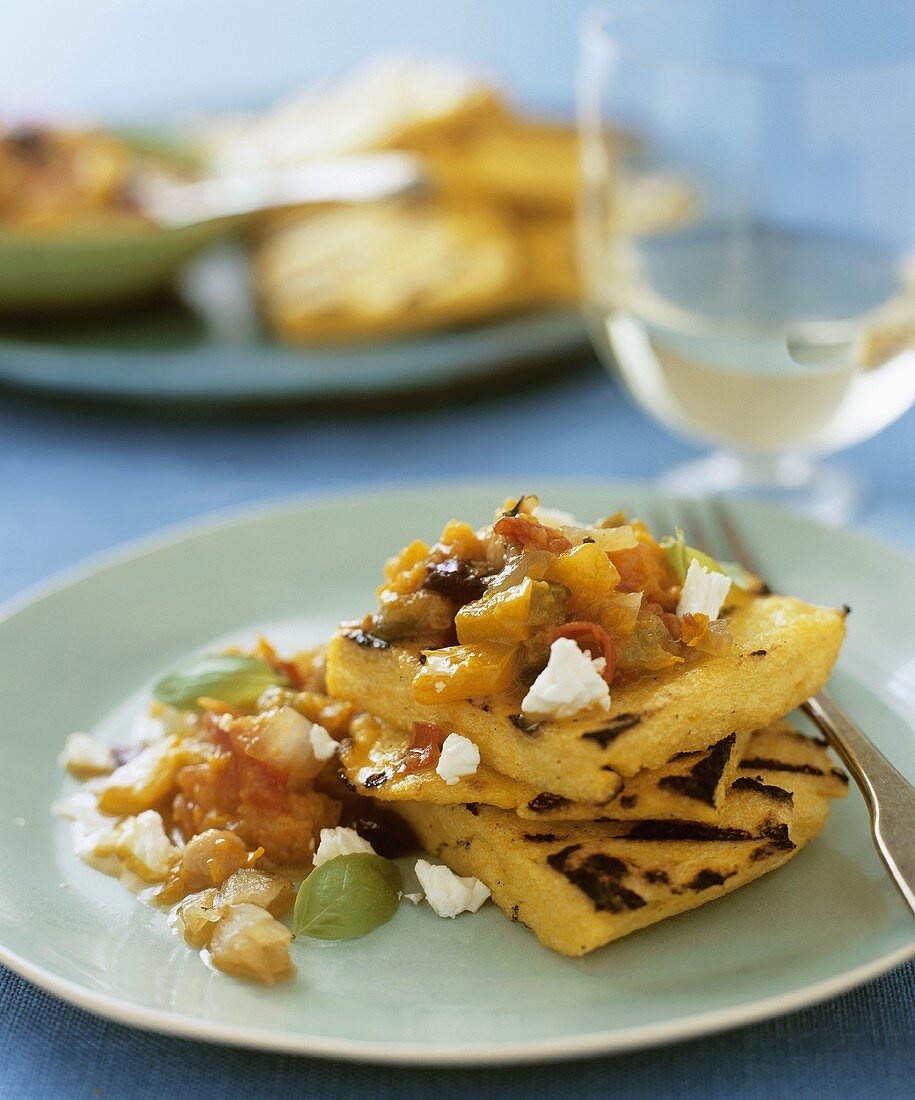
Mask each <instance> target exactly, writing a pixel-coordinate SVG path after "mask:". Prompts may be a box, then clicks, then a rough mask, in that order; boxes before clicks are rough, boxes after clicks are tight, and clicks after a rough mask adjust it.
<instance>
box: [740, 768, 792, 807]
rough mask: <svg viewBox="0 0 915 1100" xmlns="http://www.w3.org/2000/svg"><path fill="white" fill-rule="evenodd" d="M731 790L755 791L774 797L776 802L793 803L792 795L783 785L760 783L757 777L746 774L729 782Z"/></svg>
mask: <svg viewBox="0 0 915 1100" xmlns="http://www.w3.org/2000/svg"><path fill="white" fill-rule="evenodd" d="M731 790H732V791H756V793H757V794H764V795H765V796H766V797H767V798H774V799H775V801H776V802H787V803H788V804H789V805H793V804H794V795H793V794H792V793H791V791H786V790H785V788H784V787H775V786H773V785H772V784H771V783H760V781H759V780H758V779H751V778H750V777H749V776H746V775H742V776H741V777H740V779H735V780H734V782H733V783H732V784H731Z"/></svg>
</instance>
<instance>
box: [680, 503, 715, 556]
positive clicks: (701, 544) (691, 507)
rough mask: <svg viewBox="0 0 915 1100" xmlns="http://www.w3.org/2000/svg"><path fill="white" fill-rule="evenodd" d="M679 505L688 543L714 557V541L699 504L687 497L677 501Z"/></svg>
mask: <svg viewBox="0 0 915 1100" xmlns="http://www.w3.org/2000/svg"><path fill="white" fill-rule="evenodd" d="M677 505H678V507H679V510H680V516H681V517H682V521H681V523H680V527H681V528H682V530H683V537H684V539H686V542H687V543H688V544H689V545H690V546H695V548H696V549H697V550H701V551H702V552H703V553H704V554H709V555H711V556H712V557H714V556H715V547H714V539H713V538H711V537H710V532H709V526H708V524H707V523H706V521H705V519H704V518H703V515H702V508H701V507H700V504H699V502H698V501H697V500H696V499H695V498H694V497H693V498H690V497H685V498H684V499H683V500H679V501H677Z"/></svg>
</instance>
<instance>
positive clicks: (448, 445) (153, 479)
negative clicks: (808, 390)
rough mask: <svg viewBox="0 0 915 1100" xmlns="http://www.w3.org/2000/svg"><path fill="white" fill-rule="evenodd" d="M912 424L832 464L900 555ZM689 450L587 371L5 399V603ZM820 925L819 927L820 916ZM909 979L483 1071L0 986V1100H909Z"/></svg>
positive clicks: (865, 518) (908, 503)
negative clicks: (347, 388) (397, 500)
mask: <svg viewBox="0 0 915 1100" xmlns="http://www.w3.org/2000/svg"><path fill="white" fill-rule="evenodd" d="M913 429H915V414H909V416H908V417H906V418H904V419H903V420H902V421H900V422H899V423H897V424H896V425H895V426H894V427H892V428H891V429H889V430H888V431H886V432H884V433H883V435H881V436H879V437H878V438H877V439H875V440H871V441H870V442H869V443H867V444H864V445H862V446H860V447H858V448H855V449H854V450H853V451H851V452H849V453H848V454H847V455H845V456H843V459H842V461H843V462H845V463H846V464H847V465H849V466H850V467H852V468H853V469H855V470H856V471H857V472H858V473H859V474H861V475H862V476H863V477H865V478H866V480H867V481H868V484H869V486H870V490H871V495H870V498H869V500H868V502H867V505H866V509H865V511H864V513H863V515H862V518H861V522H862V524H863V525H864V526H865V527H867V528H869V529H870V530H872V531H874V532H876V533H878V534H881V535H883V536H884V537H888V538H894V539H896V540H898V541H901V542H903V543H905V544H907V545H909V546H912V547H915V500H913V493H912V483H913V477H915V448H913V445H912V432H913ZM689 453H690V452H689V449H688V448H687V447H686V446H684V445H682V444H680V443H678V442H676V441H674V440H672V439H671V438H669V437H668V436H666V435H665V434H663V433H662V432H661V431H660V430H658V429H657V428H655V427H654V426H652V425H651V424H649V423H648V422H647V421H645V420H644V419H643V418H642V417H641V416H640V415H639V414H638V413H637V412H636V411H635V410H633V409H632V408H631V407H630V406H629V405H628V404H626V403H625V401H624V400H623V398H622V397H621V395H620V394H619V393H618V392H617V391H615V390H614V388H613V387H612V386H611V385H610V384H609V383H608V382H607V380H606V378H605V377H604V376H603V375H602V374H601V373H600V372H599V371H598V370H597V369H596V368H593V369H586V370H583V371H576V372H572V371H571V370H569V371H567V372H560V376H559V377H556V378H555V379H553V380H552V381H551V382H550V383H549V384H545V385H540V384H538V385H536V386H533V387H531V388H529V389H528V388H525V390H524V391H520V389H519V392H517V393H509V394H506V393H503V394H501V395H499V396H497V397H489V398H487V397H486V395H485V394H482V395H479V396H478V397H476V398H475V399H473V400H467V401H462V402H457V401H453V400H450V401H449V402H448V403H447V404H445V405H444V406H442V407H435V408H431V409H430V408H425V409H417V408H411V409H401V410H398V411H382V412H375V413H374V414H369V413H366V412H361V413H342V412H341V413H327V412H322V413H321V415H320V416H309V415H308V414H307V412H306V413H303V412H301V411H299V412H295V413H291V412H290V413H284V412H272V413H269V414H267V415H264V414H257V415H254V414H251V415H247V416H245V415H238V414H233V416H232V417H229V416H220V415H216V416H212V417H210V418H208V419H206V420H200V419H197V420H190V419H182V418H180V417H175V416H171V417H168V416H163V415H161V414H152V413H130V414H128V413H127V412H125V411H123V410H117V409H107V410H106V409H100V408H91V407H67V406H64V405H52V404H47V403H42V402H39V401H33V400H30V399H27V398H25V397H20V396H13V395H9V394H0V517H2V519H0V599H5V598H7V597H9V596H12V595H13V594H14V593H16V592H18V591H19V590H21V589H22V588H24V587H26V586H27V585H29V584H31V583H32V582H34V581H37V580H39V579H40V578H42V577H44V576H46V575H47V574H49V573H51V572H53V571H55V570H57V569H60V568H61V567H63V566H66V565H68V564H70V563H72V562H74V561H76V560H78V559H79V558H81V557H84V556H85V555H87V554H90V553H93V552H95V551H98V550H102V549H105V548H107V547H110V546H112V545H114V544H116V543H118V542H120V541H122V540H124V539H127V538H131V537H134V536H136V535H140V534H143V533H144V532H147V531H150V530H152V529H153V528H155V527H158V526H160V525H162V524H165V523H171V522H174V521H176V520H183V519H186V518H188V517H191V516H194V515H197V514H199V513H201V512H206V511H209V510H212V509H216V508H222V507H225V506H228V505H233V504H244V503H246V502H248V501H255V500H262V499H264V498H267V497H275V496H281V495H283V494H290V493H302V492H306V493H307V492H317V491H328V490H334V489H341V490H343V489H346V488H350V487H354V486H365V485H369V484H378V483H380V482H384V483H394V482H397V483H403V482H405V481H410V480H416V479H419V478H424V479H428V478H429V477H438V478H465V477H474V476H485V475H518V478H519V488H520V489H534V488H536V481H537V477H538V476H547V475H550V476H564V475H567V476H581V475H587V476H590V477H601V476H606V477H608V478H611V477H612V478H652V477H654V476H656V475H657V474H658V473H659V472H661V471H663V470H664V469H665V468H667V467H668V466H669V465H670V464H671V463H672V462H674V461H676V460H677V459H679V458H683V457H686V456H687V455H688V454H689ZM824 919H827V918H826V915H824ZM913 978H915V967H913V966H907V967H904V968H902V969H900V970H897V971H896V972H894V973H892V974H890V975H888V976H886V977H885V978H883V979H880V980H878V981H876V982H874V983H872V984H870V985H868V986H866V987H864V988H862V989H859V990H856V991H854V992H852V993H849V994H847V995H845V996H843V997H840V998H838V999H837V1000H835V1001H833V1002H831V1003H829V1004H826V1005H823V1006H821V1007H818V1008H812V1009H809V1010H806V1011H804V1012H800V1013H797V1014H794V1015H792V1016H789V1017H786V1018H783V1019H780V1020H775V1021H772V1022H769V1023H764V1024H759V1025H756V1026H754V1027H750V1028H744V1029H742V1030H739V1031H736V1032H733V1033H729V1034H725V1035H720V1036H716V1037H713V1038H709V1039H700V1040H696V1041H693V1042H689V1043H684V1044H680V1045H677V1046H673V1047H669V1048H666V1049H664V1050H660V1051H653V1052H644V1053H636V1054H630V1055H623V1056H617V1057H613V1058H603V1059H595V1060H590V1061H587V1062H578V1063H572V1064H567V1065H558V1066H551V1067H533V1068H531V1067H528V1068H524V1067H521V1068H517V1069H499V1070H485V1071H473V1070H465V1071H457V1070H403V1069H391V1068H377V1067H370V1066H352V1065H346V1064H342V1063H333V1062H320V1061H311V1060H308V1059H299V1058H291V1057H280V1056H273V1055H269V1054H260V1053H251V1052H246V1051H233V1050H227V1049H223V1048H220V1047H215V1046H209V1045H204V1044H198V1043H191V1042H186V1041H183V1040H178V1039H170V1038H163V1037H159V1036H154V1035H149V1034H145V1033H142V1032H138V1031H132V1030H128V1029H126V1028H123V1027H120V1026H118V1025H115V1024H112V1023H108V1022H106V1021H104V1020H99V1019H96V1018H94V1017H92V1016H89V1015H87V1014H86V1013H84V1012H81V1011H78V1010H77V1009H74V1008H70V1007H69V1006H67V1005H64V1004H62V1003H61V1002H59V1001H57V1000H56V999H55V998H53V997H51V996H49V995H47V994H45V993H43V992H41V991H39V990H37V989H33V988H32V987H30V986H28V985H27V984H26V983H24V982H23V981H21V980H20V979H19V978H17V977H15V976H14V975H12V974H10V973H8V972H6V971H4V970H2V969H0V1100H14V1098H15V1100H20V1098H22V1100H26V1098H27V1100H44V1098H51V1097H53V1098H57V1097H67V1098H70V1097H87V1098H91V1097H100V1098H102V1100H122V1098H123V1100H140V1098H146V1097H149V1098H154V1097H155V1098H158V1097H165V1096H176V1097H180V1096H208V1097H222V1096H229V1095H232V1096H234V1095H237V1096H239V1097H244V1098H245V1100H261V1098H266V1097H271V1098H273V1097H276V1098H278V1100H289V1097H291V1096H295V1097H301V1098H306V1097H307V1098H311V1097H314V1098H321V1100H331V1098H335V1097H347V1098H349V1097H358V1098H359V1100H373V1098H375V1097H393V1096H426V1095H430V1096H431V1095H437V1096H438V1097H440V1098H441V1100H445V1098H448V1097H452V1096H454V1097H460V1098H462V1100H463V1098H464V1097H466V1096H467V1095H472V1094H475V1093H480V1094H483V1095H497V1096H505V1097H514V1096H519V1097H522V1096H523V1097H525V1098H528V1097H532V1096H534V1097H538V1098H542V1097H553V1096H574V1097H592V1096H593V1097H609V1096H625V1097H626V1098H627V1100H637V1098H640V1097H668V1096H677V1097H686V1098H689V1097H697V1098H699V1097H701V1098H702V1100H712V1098H716V1097H722V1098H725V1097H727V1098H732V1097H735V1096H741V1097H751V1098H753V1097H760V1098H763V1097H765V1098H766V1100H773V1098H780V1097H794V1096H796V1095H802V1096H805V1097H806V1096H824V1097H826V1096H829V1097H831V1098H836V1097H839V1098H845V1097H865V1096H867V1097H879V1098H881V1100H883V1098H893V1097H899V1098H902V1097H912V1096H913V1095H915V982H913Z"/></svg>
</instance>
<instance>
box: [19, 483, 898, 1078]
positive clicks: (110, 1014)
mask: <svg viewBox="0 0 915 1100" xmlns="http://www.w3.org/2000/svg"><path fill="white" fill-rule="evenodd" d="M515 476H517V475H510V474H509V475H504V476H503V477H494V478H489V479H473V480H471V481H461V480H456V479H453V478H435V477H433V478H426V479H412V480H410V481H407V482H396V483H387V482H383V481H379V482H370V483H367V484H365V485H363V486H360V487H359V488H358V489H355V490H350V491H346V490H344V491H342V492H340V491H333V490H328V491H327V492H320V493H297V494H291V495H290V494H284V495H282V496H278V497H274V498H267V499H262V500H260V501H254V502H246V503H241V504H232V505H229V506H227V507H224V508H218V509H214V510H211V511H207V512H204V513H201V514H198V515H197V516H193V517H190V518H187V519H183V520H179V521H177V522H174V523H170V524H166V525H164V526H161V527H158V528H155V529H153V530H152V531H149V532H146V533H144V534H141V535H138V536H136V537H134V538H130V539H126V540H123V541H121V542H118V543H116V544H115V545H113V546H111V547H108V548H106V549H103V550H101V551H98V552H97V553H94V554H91V555H89V556H87V557H84V558H82V559H80V560H79V561H77V562H75V563H73V564H72V565H69V566H66V567H64V568H63V569H60V570H57V571H55V572H54V573H52V574H51V575H50V576H49V577H46V578H44V579H42V580H39V581H37V582H35V583H34V584H31V585H29V586H27V587H26V588H25V589H23V590H22V591H20V592H19V593H17V594H15V595H13V596H12V597H11V598H9V599H7V600H6V601H4V602H3V603H2V604H0V625H3V624H5V623H7V622H8V621H10V620H11V619H13V618H15V616H16V615H17V614H18V613H20V612H22V611H25V610H26V609H27V608H29V607H31V606H32V605H34V604H36V603H39V602H43V601H44V600H45V599H48V598H50V597H52V596H54V595H55V594H56V593H58V592H60V591H63V590H65V589H67V588H69V587H71V586H72V585H74V584H78V583H79V582H80V581H82V580H86V579H88V578H90V577H92V576H95V575H96V574H98V573H101V572H104V571H105V570H106V569H108V568H112V567H115V566H117V565H120V564H124V563H127V562H130V561H133V560H137V559H139V558H142V557H144V556H146V555H148V554H154V553H157V552H160V551H163V550H167V549H168V548H170V547H173V546H176V545H179V544H180V543H182V542H183V541H185V540H186V539H188V538H193V537H195V536H200V535H206V534H210V533H215V532H218V531H219V530H222V529H226V528H231V527H233V526H235V525H237V524H238V523H257V522H263V521H265V520H269V519H270V518H271V517H275V516H280V515H286V514H289V513H294V512H297V511H300V510H302V509H308V508H312V507H321V506H330V505H338V504H339V505H340V506H352V505H356V506H358V504H359V503H360V502H364V501H366V500H377V499H378V498H379V497H384V496H387V497H390V498H401V499H404V498H409V497H413V496H415V495H416V494H417V493H421V492H424V491H429V490H430V489H433V488H435V489H442V488H450V489H451V490H453V491H458V490H460V491H462V492H474V493H475V492H479V493H480V494H481V495H482V494H483V493H486V492H489V493H492V492H493V491H497V492H498V491H501V490H502V489H504V485H505V482H506V481H507V480H508V479H509V478H510V477H515ZM518 480H519V481H526V482H528V481H529V482H531V483H535V482H536V483H537V484H538V485H540V486H541V487H542V488H543V489H544V490H546V491H547V492H561V491H562V489H571V490H573V491H585V492H588V491H597V490H600V491H604V492H606V491H610V490H612V491H613V492H622V493H627V492H631V493H641V494H645V495H647V496H649V497H650V496H659V495H660V496H667V497H670V496H671V495H672V494H669V493H666V492H665V490H663V489H662V488H661V487H660V486H658V485H657V484H653V483H651V482H648V481H637V480H615V479H613V480H611V479H606V480H604V479H595V478H576V477H566V478H555V477H552V478H543V477H529V476H523V477H521V476H518ZM738 506H740V507H745V506H749V507H751V508H752V509H756V510H760V511H763V512H769V513H770V514H773V515H777V516H785V515H788V516H789V517H790V519H792V520H795V521H800V522H802V523H805V524H809V525H810V526H813V527H822V526H823V525H822V524H818V523H817V522H816V521H815V520H812V519H810V518H809V517H806V516H802V515H797V514H792V513H788V512H786V511H785V510H783V509H780V508H778V507H776V506H774V505H770V504H766V503H763V502H757V501H753V502H749V505H748V503H747V502H739V505H738ZM843 531H844V535H845V536H846V537H850V538H852V539H854V540H857V541H859V542H863V543H865V544H870V545H872V546H874V547H876V548H878V549H879V551H880V552H884V553H886V552H889V553H891V554H894V555H899V556H901V557H903V558H909V559H912V560H913V561H915V555H912V554H911V552H909V551H908V550H907V549H906V548H904V547H902V546H899V545H898V544H896V543H893V542H890V541H888V540H885V539H883V538H880V537H878V536H875V535H872V534H870V533H869V532H862V531H860V530H858V529H856V528H844V529H843ZM913 958H915V931H913V933H912V938H911V942H910V943H908V944H907V945H905V946H903V947H899V948H895V949H894V950H892V951H889V952H887V953H885V954H883V955H880V956H878V957H877V958H876V959H873V960H871V961H870V962H869V963H865V964H862V965H861V966H858V967H854V968H852V969H851V970H847V971H844V972H843V973H841V974H838V975H833V976H831V977H828V978H823V979H821V980H819V981H816V982H813V983H810V984H807V985H804V986H801V987H799V988H797V989H794V990H789V991H787V992H783V993H777V994H773V995H771V996H767V997H763V998H761V999H756V1000H753V1001H751V1002H749V1003H747V1004H741V1005H736V1006H727V1007H724V1008H716V1009H711V1010H707V1011H704V1012H699V1013H697V1014H693V1015H689V1016H684V1017H683V1018H682V1019H679V1020H675V1021H670V1020H666V1021H664V1020H660V1021H655V1022H653V1023H650V1024H641V1025H636V1026H633V1027H628V1028H623V1029H620V1028H614V1029H612V1030H607V1031H594V1032H589V1033H588V1034H586V1035H578V1036H575V1035H569V1036H561V1037H558V1038H555V1039H549V1040H544V1039H535V1040H527V1039H521V1040H512V1041H509V1042H505V1043H473V1044H470V1045H467V1044H464V1045H453V1044H452V1045H448V1044H432V1045H423V1046H416V1045H410V1044H405V1043H389V1042H379V1041H367V1040H361V1039H350V1038H346V1039H339V1038H330V1037H328V1036H321V1035H309V1034H307V1033H295V1032H280V1031H275V1030H268V1029H257V1028H253V1029H252V1028H250V1027H248V1026H244V1025H239V1024H230V1023H226V1022H220V1021H210V1020H207V1019H206V1018H205V1017H196V1016H190V1015H187V1014H184V1013H181V1012H169V1011H166V1010H163V1009H157V1008H149V1007H144V1006H140V1005H135V1004H132V1003H131V1002H130V1001H126V1000H122V999H119V998H118V997H117V996H114V995H111V994H107V993H98V992H94V991H92V990H89V989H86V988H85V987H83V986H81V985H80V984H79V983H78V982H76V981H73V980H71V979H69V978H62V977H60V976H58V975H56V974H55V973H54V972H53V971H51V970H49V969H47V968H46V967H44V966H41V965H39V964H36V963H32V962H30V961H29V960H28V959H26V958H24V957H23V956H21V955H19V954H18V953H17V952H14V951H12V950H10V949H9V948H7V947H5V946H4V945H3V944H2V943H0V963H2V964H3V965H4V966H6V967H8V968H9V969H10V970H12V971H13V972H15V973H16V974H18V975H19V976H20V977H22V978H24V979H25V980H26V981H29V982H31V983H33V984H34V985H36V986H38V987H40V988H42V989H44V990H46V991H48V992H50V993H52V994H53V995H55V996H57V997H59V998H61V999H62V1000H64V1001H66V1002H68V1003H70V1004H73V1005H75V1006H76V1007H78V1008H81V1009H84V1010H87V1011H90V1012H93V1013H95V1014H96V1015H99V1016H102V1017H104V1018H107V1019H110V1020H113V1021H115V1022H118V1023H123V1024H128V1025H131V1026H134V1027H138V1028H141V1029H144V1030H147V1031H153V1032H157V1033H159V1034H166V1035H175V1036H181V1037H184V1038H189V1039H193V1040H197V1041H204V1042H213V1043H218V1044H222V1045H231V1046H238V1047H245V1048H249V1049H260V1050H273V1051H276V1052H280V1053H286V1054H298V1055H307V1056H310V1057H316V1058H323V1059H337V1060H344V1061H351V1062H371V1063H377V1064H389V1065H405V1066H406V1065H415V1066H422V1065H425V1066H429V1065H439V1066H462V1067H464V1068H468V1066H470V1065H474V1066H477V1065H478V1066H483V1065H512V1064H515V1065H518V1064H531V1063H537V1062H547V1061H552V1062H555V1061H562V1060H568V1059H573V1058H582V1057H587V1056H589V1055H599V1054H615V1053H622V1052H624V1051H634V1050H640V1049H645V1048H648V1047H658V1046H663V1045H666V1044H669V1043H674V1042H680V1041H684V1040H687V1039H690V1038H696V1037H698V1036H700V1035H706V1034H714V1033H720V1032H726V1031H731V1030H734V1029H736V1028H738V1027H742V1026H746V1025H748V1024H752V1023H758V1022H760V1021H762V1020H766V1019H771V1018H773V1017H775V1016H779V1015H782V1014H785V1013H788V1012H792V1011H796V1010H798V1009H802V1008H805V1007H809V1006H811V1005H815V1004H818V1003H821V1002H822V1001H825V1000H828V999H829V998H831V997H834V996H837V995H839V994H841V993H843V992H846V991H848V990H850V989H853V988H855V987H857V986H859V985H862V984H864V983H865V982H867V981H870V980H872V979H874V978H877V977H879V976H880V975H882V974H885V973H886V972H887V971H889V970H891V969H893V968H894V967H896V966H899V965H901V964H903V963H905V962H907V961H909V960H911V959H913Z"/></svg>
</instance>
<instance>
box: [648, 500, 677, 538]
mask: <svg viewBox="0 0 915 1100" xmlns="http://www.w3.org/2000/svg"><path fill="white" fill-rule="evenodd" d="M639 518H640V519H641V520H642V521H643V522H644V523H645V524H646V525H647V526H648V529H649V531H651V533H652V534H653V535H654V536H655V538H660V537H661V535H662V534H671V535H672V534H673V531H674V527H675V526H676V523H674V522H672V515H671V511H670V507H669V504H668V502H667V501H664V502H659V501H654V502H653V503H652V504H651V505H649V506H648V507H647V508H641V509H640V515H639Z"/></svg>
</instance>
